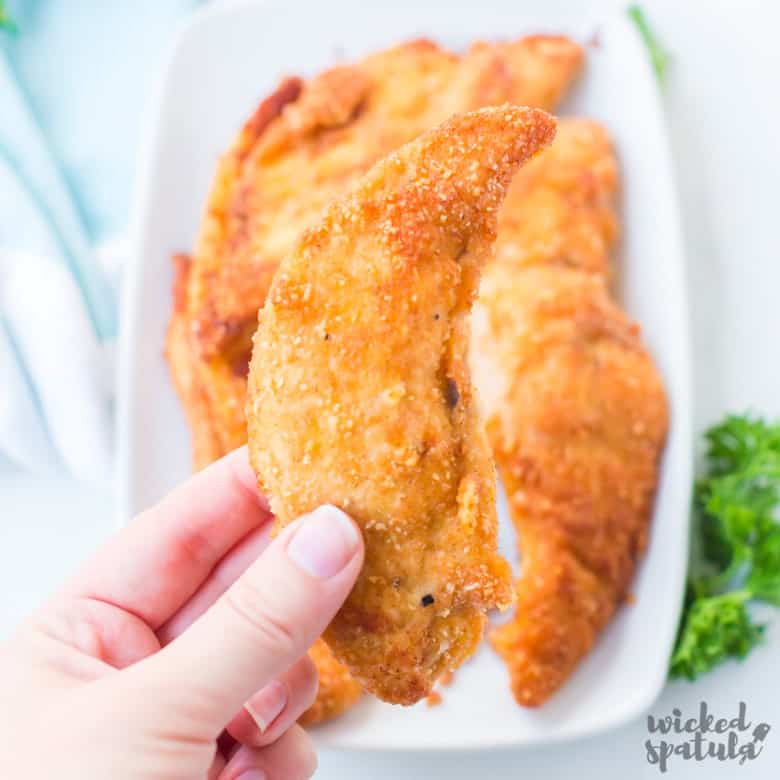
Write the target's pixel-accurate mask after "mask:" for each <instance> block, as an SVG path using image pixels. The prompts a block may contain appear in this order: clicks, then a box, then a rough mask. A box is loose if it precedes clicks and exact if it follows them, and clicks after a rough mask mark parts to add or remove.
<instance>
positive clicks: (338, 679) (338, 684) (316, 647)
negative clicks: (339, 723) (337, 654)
mask: <svg viewBox="0 0 780 780" xmlns="http://www.w3.org/2000/svg"><path fill="white" fill-rule="evenodd" d="M309 657H310V658H311V660H312V661H314V664H315V666H316V667H317V673H318V674H319V678H320V687H319V689H318V690H317V698H316V700H315V701H314V704H312V705H311V707H309V709H308V710H306V712H304V713H303V715H302V716H301V717H300V718H298V723H300V724H301V725H302V726H316V725H317V724H319V723H324V722H325V721H328V720H332V719H333V718H335V717H337V716H338V715H341V713H342V712H344V711H345V710H348V709H349V708H350V707H351V706H352V705H353V704H355V703H356V702H357V700H358V699H359V698H360V697H361V695H362V694H363V689H362V688H361V687H360V684H359V683H358V682H357V680H355V678H354V677H352V675H351V674H350V673H349V671H347V668H346V667H345V666H344V665H343V664H340V663H339V662H338V661H337V660H336V659H335V658H334V657H333V653H332V652H331V651H330V648H329V647H328V646H327V645H326V644H325V642H324V641H323V640H322V639H318V640H317V641H316V642H315V643H314V644H313V645H312V646H311V648H310V650H309Z"/></svg>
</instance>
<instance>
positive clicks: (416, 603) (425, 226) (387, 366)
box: [247, 106, 555, 704]
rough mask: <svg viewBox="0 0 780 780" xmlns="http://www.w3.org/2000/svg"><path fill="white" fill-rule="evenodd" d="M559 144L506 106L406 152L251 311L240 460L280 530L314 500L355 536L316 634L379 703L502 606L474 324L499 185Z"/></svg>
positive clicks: (468, 641)
mask: <svg viewBox="0 0 780 780" xmlns="http://www.w3.org/2000/svg"><path fill="white" fill-rule="evenodd" d="M554 132H555V123H554V120H553V119H552V117H550V116H549V115H548V114H545V113H544V112H543V111H539V110H535V109H523V108H518V107H516V106H504V107H501V108H490V109H483V110H481V111H476V112H472V113H469V114H465V115H461V116H457V117H453V118H452V119H451V120H449V121H448V122H446V123H444V124H443V125H442V126H440V127H439V128H437V129H436V130H433V131H430V132H428V133H425V134H424V135H422V136H420V137H419V138H418V139H417V140H415V141H413V142H411V143H409V144H407V145H406V146H404V147H402V148H401V149H400V150H399V151H398V152H397V153H395V154H392V155H390V156H389V157H388V158H387V159H386V160H384V161H382V162H380V163H379V164H377V165H376V166H375V167H374V168H373V169H372V170H371V171H370V172H369V173H368V174H367V175H366V176H365V177H364V178H363V179H362V180H361V182H360V183H359V184H358V186H357V187H356V188H355V189H354V190H353V191H352V192H351V193H350V194H349V195H348V196H346V197H344V198H343V199H340V200H337V201H335V202H334V203H332V204H331V205H330V206H329V207H328V208H327V210H326V211H325V214H324V216H323V217H322V219H321V221H320V222H319V224H318V225H316V226H315V227H313V228H311V229H309V230H307V231H306V232H305V233H304V234H303V237H302V238H301V240H300V241H299V243H298V245H297V247H296V248H295V250H294V251H293V252H292V254H290V255H289V256H288V257H287V258H286V259H285V260H284V261H283V263H282V265H281V267H280V269H279V271H278V273H277V275H276V277H275V278H274V281H273V285H272V287H271V291H270V293H269V296H268V300H267V301H266V304H265V306H264V308H263V309H262V310H261V312H260V325H259V328H258V331H257V334H256V335H255V339H254V352H253V356H252V363H251V367H250V375H249V403H248V405H247V422H248V430H249V448H250V458H251V461H252V464H253V466H254V468H255V470H256V471H257V473H258V477H259V480H260V484H261V487H262V490H263V491H264V492H265V493H266V494H267V495H268V496H269V498H270V502H271V507H272V509H273V511H274V514H275V515H276V517H277V521H278V523H279V525H281V526H284V525H286V524H287V523H290V522H292V521H293V520H294V519H295V518H297V517H299V516H301V515H302V514H304V513H306V512H309V511H311V510H313V509H314V508H315V507H317V506H319V505H321V504H325V503H332V504H335V505H337V506H339V507H341V508H342V509H344V510H345V511H347V512H349V513H350V514H351V515H352V517H354V518H355V520H356V521H357V522H358V523H359V524H360V526H361V528H362V530H363V534H364V539H365V543H366V558H365V564H364V567H363V570H362V572H361V574H360V576H359V578H358V581H357V584H356V585H355V587H354V589H353V590H352V593H351V594H350V596H349V597H348V599H347V601H346V603H345V605H344V606H343V607H342V609H341V610H340V611H339V613H338V615H337V616H336V618H334V620H333V622H332V623H331V625H330V626H329V627H328V629H327V630H326V632H325V634H324V638H325V641H326V642H327V643H328V645H329V646H330V647H331V649H332V650H333V652H334V654H335V655H336V657H337V658H338V660H340V661H341V662H343V663H346V665H347V666H348V668H349V669H350V671H351V672H352V674H353V676H354V677H355V678H356V679H357V680H358V682H360V683H361V684H362V685H363V686H364V687H365V688H366V689H368V690H370V691H371V692H373V693H375V694H376V695H377V696H379V697H380V698H382V699H385V700H387V701H391V702H396V703H401V704H412V703H414V702H416V701H418V700H419V699H421V698H423V697H425V696H426V695H427V694H429V693H430V691H431V689H432V686H433V683H434V682H435V681H436V679H437V678H438V677H439V676H440V675H441V674H442V673H443V672H445V671H447V670H452V669H454V668H456V667H457V666H459V665H460V664H461V663H462V662H463V661H464V660H465V659H466V658H467V657H468V656H470V655H471V654H472V653H473V652H474V651H475V650H476V647H477V644H478V642H479V640H480V638H481V636H482V631H483V628H484V624H485V612H486V610H488V609H490V608H493V607H505V606H507V604H508V603H509V602H510V601H511V574H510V570H509V567H508V565H507V563H506V561H504V560H503V559H502V558H501V557H500V556H499V555H498V553H497V551H496V531H497V522H496V515H495V485H494V472H493V464H492V460H491V458H490V454H489V451H488V448H487V442H486V441H485V438H484V433H483V431H482V426H481V422H480V420H479V419H478V416H477V411H476V404H475V402H474V399H473V394H472V387H471V382H470V376H469V371H468V365H467V350H468V327H469V326H468V314H469V311H470V307H471V303H472V301H473V299H474V297H475V295H476V288H477V284H478V279H479V272H480V268H481V266H482V265H483V263H484V262H485V261H486V259H487V257H488V255H489V253H490V245H491V243H492V240H493V239H494V237H495V227H496V224H495V223H496V217H497V212H498V208H499V206H500V204H501V201H502V199H503V196H504V192H505V189H506V187H507V185H508V183H509V180H510V178H511V176H512V175H513V174H514V171H515V170H516V168H517V167H519V166H520V165H521V164H522V163H523V162H524V161H525V160H527V159H528V158H529V157H530V156H531V155H533V154H534V153H535V152H536V151H537V149H539V148H541V147H543V146H545V145H547V144H548V143H549V142H550V141H551V140H552V137H553V135H554Z"/></svg>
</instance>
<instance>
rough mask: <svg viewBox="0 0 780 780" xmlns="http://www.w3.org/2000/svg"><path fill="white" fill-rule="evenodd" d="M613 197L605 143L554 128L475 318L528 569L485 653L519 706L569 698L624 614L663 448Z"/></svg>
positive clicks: (512, 213) (478, 372) (522, 193)
mask: <svg viewBox="0 0 780 780" xmlns="http://www.w3.org/2000/svg"><path fill="white" fill-rule="evenodd" d="M616 184H617V182H616V176H615V164H614V159H613V155H612V152H611V149H610V147H609V142H608V138H607V136H606V133H605V132H604V131H603V129H602V128H600V127H599V126H598V125H596V124H595V123H592V122H585V121H578V120H569V121H563V122H561V125H560V132H559V136H558V138H557V140H556V142H555V143H554V144H553V146H552V147H551V149H550V150H549V151H547V152H545V153H544V154H543V155H540V157H539V158H537V160H536V161H534V162H533V163H531V165H529V166H528V168H527V169H525V170H524V171H522V172H521V173H520V174H519V175H518V177H516V179H515V181H514V182H513V185H512V188H511V191H510V194H509V195H508V197H507V200H506V202H505V207H504V210H503V211H502V213H501V217H500V220H499V237H498V240H497V247H496V257H497V259H496V261H495V262H494V263H493V264H492V265H491V266H489V268H488V269H487V270H486V272H485V277H484V280H483V285H482V288H481V292H480V299H479V305H478V307H477V310H476V313H475V317H474V330H475V338H474V342H473V350H472V364H473V370H474V376H475V382H477V383H478V386H479V388H480V391H481V398H482V404H483V407H484V412H485V419H486V426H487V433H488V438H489V440H490V443H491V447H492V449H493V453H494V456H495V459H496V462H497V465H498V467H499V471H500V474H501V477H502V481H503V483H504V487H505V489H506V493H507V497H508V500H509V505H510V512H511V514H512V517H513V520H514V523H515V526H516V528H517V531H518V540H519V546H520V550H521V555H522V572H521V575H520V578H519V579H518V581H517V584H516V593H517V608H516V614H515V616H514V618H513V619H512V620H511V621H510V622H508V623H506V624H504V625H502V626H501V627H499V628H497V629H496V630H495V631H493V632H492V636H491V639H492V641H493V644H494V646H495V648H496V649H497V650H498V652H499V653H500V655H501V656H502V658H503V659H504V661H505V663H506V665H507V668H508V669H509V673H510V678H511V684H512V690H513V692H514V695H515V698H516V699H517V701H518V703H520V704H523V705H526V706H538V705H540V704H542V703H543V702H544V701H546V700H547V699H548V698H549V697H550V696H551V695H552V694H553V693H554V692H555V691H556V690H557V689H558V688H559V687H560V686H561V685H562V684H563V682H564V681H565V680H566V679H567V678H568V677H569V676H570V674H571V673H572V672H573V671H574V669H575V668H576V666H577V664H578V663H579V661H580V660H581V659H582V657H583V656H584V655H585V654H586V653H587V652H588V651H589V650H590V648H591V647H592V645H593V643H594V642H595V641H596V639H597V637H598V634H599V632H600V631H601V630H602V629H603V628H604V626H605V625H606V623H607V622H608V621H609V619H610V618H611V617H612V615H613V614H614V612H615V610H616V608H617V607H618V605H619V604H620V603H621V602H622V601H623V600H624V599H625V598H626V596H627V593H628V588H629V586H630V583H631V580H632V578H633V574H634V571H635V569H636V565H637V562H638V560H639V558H640V556H641V554H642V552H643V550H644V548H645V544H646V539H647V533H648V524H649V522H650V517H651V513H652V504H653V496H654V493H655V487H656V482H657V478H658V461H659V457H660V454H661V451H662V449H663V444H664V440H665V437H666V430H667V424H668V421H667V406H666V396H665V393H664V389H663V385H662V383H661V379H660V377H659V375H658V372H657V371H656V369H655V366H654V365H653V362H652V360H651V358H650V356H649V355H648V354H647V352H646V351H645V350H644V348H643V347H642V344H641V340H640V336H639V328H638V326H637V325H636V324H635V323H634V322H632V321H631V320H630V319H629V318H628V317H627V316H626V315H625V314H624V313H623V312H621V311H620V309H619V308H618V307H617V306H616V305H615V304H614V303H613V302H612V300H611V299H610V297H609V294H608V290H607V285H606V277H607V274H608V251H609V248H610V246H611V244H612V241H613V240H614V236H615V230H616V220H615V216H614V214H613V213H612V211H613V198H614V191H615V187H616ZM545 230H548V231H549V234H547V233H545Z"/></svg>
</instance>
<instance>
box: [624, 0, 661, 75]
mask: <svg viewBox="0 0 780 780" xmlns="http://www.w3.org/2000/svg"><path fill="white" fill-rule="evenodd" d="M627 13H628V18H629V19H631V21H632V22H633V23H634V24H635V25H636V28H637V30H638V31H639V35H640V37H641V38H642V42H643V43H644V44H645V46H646V47H647V51H648V53H649V54H650V62H651V63H652V66H653V70H654V71H655V77H656V79H657V80H658V83H659V84H660V85H661V86H663V85H664V84H665V83H666V71H667V69H668V67H669V62H670V57H669V54H668V53H667V51H666V49H664V47H663V46H662V45H661V43H660V41H659V40H658V37H657V36H656V34H655V33H654V32H653V29H652V28H651V27H650V24H649V23H648V21H647V17H646V16H645V12H644V11H643V10H642V7H641V6H640V5H630V6H629V7H628V9H627Z"/></svg>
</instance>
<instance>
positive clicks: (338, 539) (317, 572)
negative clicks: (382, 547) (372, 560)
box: [287, 504, 360, 578]
mask: <svg viewBox="0 0 780 780" xmlns="http://www.w3.org/2000/svg"><path fill="white" fill-rule="evenodd" d="M359 541H360V539H359V537H358V532H357V529H356V528H355V526H354V525H353V523H352V522H351V520H350V519H349V518H348V517H347V516H346V515H345V514H344V512H342V511H341V510H340V509H337V508H336V507H335V506H331V505H330V504H325V505H324V506H321V507H318V508H317V509H315V510H314V511H313V512H312V513H311V514H310V515H309V516H308V517H306V518H305V519H304V520H303V521H302V522H301V525H300V527H299V528H298V530H297V531H296V532H295V535H294V536H293V538H292V539H291V540H290V542H289V543H288V544H287V554H288V555H289V556H290V558H291V559H292V560H293V561H294V562H295V563H296V564H298V566H300V568H301V569H303V570H304V571H305V572H306V573H307V574H311V575H312V576H314V577H321V578H326V577H333V576H334V575H335V574H338V573H339V572H340V571H341V570H342V569H343V568H344V567H345V566H346V565H347V564H348V563H349V562H350V561H351V560H352V556H353V555H354V554H355V550H356V549H357V546H358V544H359Z"/></svg>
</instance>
